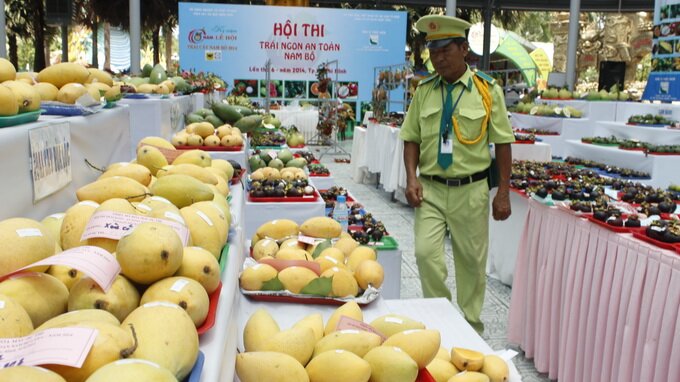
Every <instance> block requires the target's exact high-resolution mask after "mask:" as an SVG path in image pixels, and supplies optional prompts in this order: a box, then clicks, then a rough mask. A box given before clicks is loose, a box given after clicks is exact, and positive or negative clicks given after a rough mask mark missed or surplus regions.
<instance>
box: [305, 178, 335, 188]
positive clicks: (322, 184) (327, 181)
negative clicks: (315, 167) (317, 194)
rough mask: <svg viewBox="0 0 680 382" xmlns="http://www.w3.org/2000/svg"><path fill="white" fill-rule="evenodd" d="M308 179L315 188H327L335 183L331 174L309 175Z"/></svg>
mask: <svg viewBox="0 0 680 382" xmlns="http://www.w3.org/2000/svg"><path fill="white" fill-rule="evenodd" d="M309 181H310V182H311V183H312V185H313V186H314V187H315V188H316V189H317V190H328V189H329V188H331V187H333V186H335V185H336V184H335V178H333V177H332V176H310V177H309Z"/></svg>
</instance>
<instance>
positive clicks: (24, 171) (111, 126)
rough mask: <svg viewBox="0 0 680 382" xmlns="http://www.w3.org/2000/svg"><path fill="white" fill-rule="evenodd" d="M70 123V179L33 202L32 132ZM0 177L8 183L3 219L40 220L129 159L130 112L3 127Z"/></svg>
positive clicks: (118, 110) (119, 110) (0, 212)
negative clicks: (104, 170)
mask: <svg viewBox="0 0 680 382" xmlns="http://www.w3.org/2000/svg"><path fill="white" fill-rule="evenodd" d="M60 122H68V123H69V125H70V129H71V172H72V181H71V183H70V184H68V185H67V186H66V187H64V188H63V189H61V190H59V191H57V192H56V193H54V194H52V195H50V196H48V197H47V198H45V199H43V200H41V201H39V202H38V203H37V204H33V180H32V177H31V165H30V162H29V159H30V154H29V153H30V148H29V140H28V131H29V130H30V129H33V128H36V127H41V126H45V125H49V124H51V123H60ZM0 150H1V152H2V153H3V160H2V161H0V175H1V176H2V179H3V182H4V184H5V187H4V190H5V191H4V192H3V198H2V200H3V204H2V208H0V219H7V218H10V217H19V216H21V217H28V218H31V219H36V220H42V219H43V218H44V217H45V216H47V215H50V214H53V213H56V212H63V211H65V210H66V209H68V208H69V207H70V206H72V205H73V204H74V203H76V202H77V199H76V193H75V192H76V190H77V189H78V188H80V187H81V186H84V185H85V184H87V183H90V182H93V181H95V180H96V179H97V177H98V176H99V175H100V174H101V173H99V172H98V171H96V170H94V169H92V168H90V167H89V166H88V165H87V164H85V159H87V160H89V161H90V162H91V163H93V164H95V165H96V166H98V167H105V166H107V165H109V164H110V163H113V162H120V161H129V160H130V151H131V150H130V110H129V109H128V108H127V107H116V108H113V109H106V110H102V111H100V112H99V113H96V114H92V115H89V116H85V117H68V118H49V119H47V118H44V117H41V118H40V119H39V120H38V122H35V123H29V124H25V125H20V126H15V127H6V128H3V129H0Z"/></svg>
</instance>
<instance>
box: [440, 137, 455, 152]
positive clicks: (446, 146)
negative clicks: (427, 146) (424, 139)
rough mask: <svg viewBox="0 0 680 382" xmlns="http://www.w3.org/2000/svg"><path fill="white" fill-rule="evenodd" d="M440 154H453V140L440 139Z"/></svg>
mask: <svg viewBox="0 0 680 382" xmlns="http://www.w3.org/2000/svg"><path fill="white" fill-rule="evenodd" d="M440 144H441V153H442V154H452V153H453V140H451V139H447V140H444V138H441V139H440Z"/></svg>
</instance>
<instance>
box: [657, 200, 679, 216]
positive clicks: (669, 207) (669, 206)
mask: <svg viewBox="0 0 680 382" xmlns="http://www.w3.org/2000/svg"><path fill="white" fill-rule="evenodd" d="M659 211H661V212H665V213H667V214H670V213H673V212H675V203H669V202H661V203H659Z"/></svg>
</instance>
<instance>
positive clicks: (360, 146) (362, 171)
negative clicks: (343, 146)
mask: <svg viewBox="0 0 680 382" xmlns="http://www.w3.org/2000/svg"><path fill="white" fill-rule="evenodd" d="M367 136H368V130H367V129H366V128H365V127H361V126H356V127H355V128H354V137H353V138H352V160H351V163H350V166H351V169H352V179H354V181H355V182H357V183H374V182H375V176H374V175H371V174H370V173H369V172H368V160H367V151H368V150H367V149H366V139H367Z"/></svg>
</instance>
